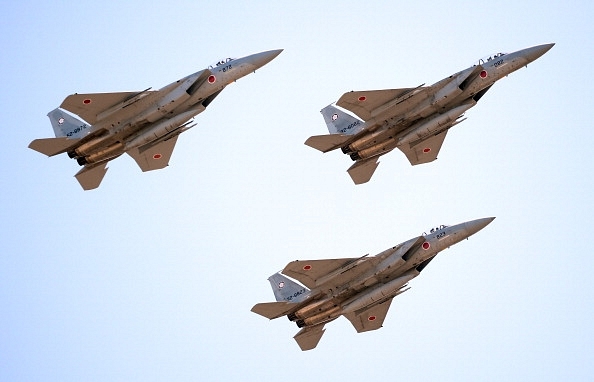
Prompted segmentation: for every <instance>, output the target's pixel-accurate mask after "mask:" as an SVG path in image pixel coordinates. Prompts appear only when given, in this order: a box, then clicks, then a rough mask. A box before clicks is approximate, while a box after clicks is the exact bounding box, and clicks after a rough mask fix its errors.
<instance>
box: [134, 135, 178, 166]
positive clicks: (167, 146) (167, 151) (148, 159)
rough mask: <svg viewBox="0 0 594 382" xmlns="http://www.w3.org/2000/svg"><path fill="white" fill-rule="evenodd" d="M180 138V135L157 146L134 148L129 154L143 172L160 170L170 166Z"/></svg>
mask: <svg viewBox="0 0 594 382" xmlns="http://www.w3.org/2000/svg"><path fill="white" fill-rule="evenodd" d="M178 136H179V135H175V136H173V137H172V138H170V139H168V140H166V141H162V142H159V143H157V144H155V145H153V144H149V145H145V146H141V147H140V148H134V149H132V150H129V151H128V152H127V153H128V155H130V156H131V157H132V158H134V160H135V161H136V163H137V164H138V166H139V167H140V169H141V170H142V171H143V172H144V171H152V170H159V169H162V168H163V167H166V166H167V165H168V164H169V159H170V158H171V154H172V153H173V149H174V148H175V143H176V142H177V137H178Z"/></svg>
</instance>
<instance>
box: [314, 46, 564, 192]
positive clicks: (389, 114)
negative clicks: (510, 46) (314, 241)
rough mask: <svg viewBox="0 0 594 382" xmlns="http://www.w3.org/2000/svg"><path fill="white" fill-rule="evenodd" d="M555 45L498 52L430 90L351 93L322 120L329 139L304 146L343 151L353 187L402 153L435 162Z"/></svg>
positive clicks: (316, 138)
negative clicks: (477, 109)
mask: <svg viewBox="0 0 594 382" xmlns="http://www.w3.org/2000/svg"><path fill="white" fill-rule="evenodd" d="M553 45H554V44H546V45H539V46H534V47H531V48H527V49H523V50H520V51H517V52H513V53H509V54H504V53H497V54H493V55H491V56H489V57H487V58H484V59H481V60H479V61H478V62H477V63H476V64H475V65H473V66H471V67H469V68H467V69H465V70H463V71H460V72H458V73H455V74H452V75H451V76H449V77H447V78H445V79H443V80H441V81H438V82H437V83H435V84H433V85H431V86H423V85H420V86H418V87H416V88H404V89H386V90H371V91H353V92H348V93H345V94H344V95H343V96H342V97H341V98H340V99H339V100H338V101H337V102H336V105H337V106H340V107H342V108H344V109H347V110H349V111H350V112H352V113H354V114H356V115H357V116H358V117H359V118H360V119H357V118H355V117H354V116H352V115H350V114H348V113H346V112H344V111H343V110H341V109H338V108H337V107H335V106H334V105H329V106H327V107H325V108H324V109H322V111H321V112H322V115H323V117H324V120H325V122H326V124H327V126H328V130H329V131H330V133H331V134H330V135H320V136H313V137H310V138H309V139H307V140H306V141H305V144H306V145H308V146H311V147H313V148H316V149H318V150H320V151H322V152H328V151H332V150H334V149H337V148H341V149H342V151H343V152H344V153H345V154H349V155H350V157H351V159H352V160H354V161H355V162H356V163H355V164H354V165H353V166H352V167H351V168H350V169H349V170H348V171H349V174H350V175H351V177H352V179H353V181H354V182H355V184H360V183H365V182H367V181H369V179H370V178H371V176H372V175H373V172H374V171H375V169H376V168H377V166H378V162H377V160H378V158H379V156H381V155H383V154H386V153H388V152H390V151H392V150H393V149H395V148H398V149H400V150H401V151H402V152H403V153H404V154H405V155H406V156H407V158H408V159H409V161H410V163H411V164H412V165H417V164H421V163H427V162H431V161H433V160H435V159H437V154H438V152H439V150H440V148H441V145H442V143H443V141H444V139H445V136H446V134H447V131H448V130H449V129H450V128H451V127H453V126H455V125H457V124H458V123H460V122H462V121H464V119H462V118H463V115H464V113H465V112H466V111H467V110H468V109H470V108H472V107H473V106H475V105H476V103H477V102H478V101H479V99H480V98H481V97H482V96H483V95H484V94H485V93H486V92H487V91H488V90H489V89H490V88H491V86H492V85H493V84H494V83H495V82H496V81H498V80H499V79H501V78H503V77H505V76H507V75H508V74H510V73H512V72H514V71H516V70H518V69H519V68H521V67H523V66H526V65H528V64H529V63H530V62H532V61H534V60H536V59H537V58H538V57H540V56H542V55H543V54H544V53H546V52H547V51H548V50H549V49H551V47H552V46H553Z"/></svg>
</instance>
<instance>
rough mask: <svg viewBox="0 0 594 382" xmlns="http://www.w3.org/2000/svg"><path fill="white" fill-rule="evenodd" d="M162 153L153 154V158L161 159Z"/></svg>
mask: <svg viewBox="0 0 594 382" xmlns="http://www.w3.org/2000/svg"><path fill="white" fill-rule="evenodd" d="M161 157H162V155H161V154H155V155H153V159H161Z"/></svg>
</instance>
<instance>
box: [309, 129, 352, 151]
mask: <svg viewBox="0 0 594 382" xmlns="http://www.w3.org/2000/svg"><path fill="white" fill-rule="evenodd" d="M351 138H352V136H351V135H345V134H329V135H314V136H312V137H309V138H307V140H306V141H305V144H306V145H308V146H309V147H313V148H314V149H316V150H320V151H321V152H323V153H327V152H328V151H332V150H336V149H337V148H339V147H342V146H344V144H345V143H346V141H348V140H349V139H351Z"/></svg>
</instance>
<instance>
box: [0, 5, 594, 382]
mask: <svg viewBox="0 0 594 382" xmlns="http://www.w3.org/2000/svg"><path fill="white" fill-rule="evenodd" d="M0 12H1V14H2V21H1V22H0V28H1V29H0V32H1V33H0V48H1V51H2V54H1V55H0V65H1V68H2V71H1V76H2V81H1V82H0V84H1V85H0V86H1V92H0V104H1V107H2V111H3V113H4V116H5V118H4V123H3V128H2V129H0V137H1V140H2V142H3V144H4V147H5V149H6V153H5V155H4V157H5V158H6V159H7V161H5V165H4V166H3V170H2V176H1V177H0V180H1V182H2V189H3V192H2V193H1V194H0V214H1V216H2V220H1V222H0V224H1V227H0V228H1V229H0V239H1V240H0V243H1V244H0V246H1V247H0V248H1V251H0V380H2V381H81V380H84V381H162V380H168V381H170V380H175V381H195V380H284V381H309V380H311V381H319V380H341V381H354V380H357V381H359V380H373V379H377V378H383V379H394V380H408V381H418V380H423V381H426V380H440V381H477V380H478V381H500V380H517V381H526V380H539V381H558V380H574V381H590V380H592V379H594V325H593V323H592V322H593V320H592V318H593V317H594V311H593V309H594V283H593V281H592V273H593V271H594V260H593V256H592V251H591V250H590V249H588V248H590V247H589V245H586V244H587V242H588V238H589V234H588V232H589V231H590V229H591V227H592V225H593V223H594V222H593V219H592V217H593V215H594V208H593V206H594V197H593V195H594V185H593V181H592V175H593V173H594V160H593V159H592V155H591V154H590V148H591V146H592V145H593V144H594V133H593V129H592V119H591V117H590V113H591V112H592V110H594V102H593V97H592V94H591V89H592V85H593V81H592V77H591V76H590V75H589V72H590V66H591V63H592V59H593V57H592V47H593V42H594V37H593V36H594V24H592V21H591V20H592V17H593V16H594V3H592V2H590V1H586V0H583V1H572V0H569V1H563V2H561V1H558V2H555V1H522V2H518V1H511V0H502V1H498V2H491V3H484V2H483V3H480V4H478V3H476V2H472V1H455V0H454V1H448V2H442V1H410V2H393V1H365V2H363V1H324V2H321V1H307V0H305V1H300V2H290V3H286V2H273V1H261V2H257V3H248V2H239V1H233V0H230V1H225V2H206V3H201V2H196V1H175V0H172V1H168V2H162V3H151V2H149V3H147V2H145V1H103V2H91V1H77V2H69V1H56V2H51V3H50V2H44V1H26V0H25V1H19V2H12V1H7V0H1V1H0ZM551 42H554V43H556V45H555V46H554V47H553V49H551V50H550V51H549V52H548V53H547V54H545V55H544V56H542V57H541V58H540V59H538V60H537V61H535V62H533V63H532V64H530V65H528V67H527V68H522V69H520V70H518V71H517V72H515V73H512V74H510V75H509V76H508V77H506V78H504V79H502V80H501V81H499V82H498V83H496V84H495V86H493V88H492V89H491V90H490V91H489V92H488V93H487V94H486V95H485V96H484V97H483V98H482V99H481V101H480V102H479V104H478V105H477V106H476V107H474V108H473V109H471V110H469V111H468V112H467V113H466V116H467V118H468V119H467V120H466V121H465V122H464V123H461V124H459V125H457V126H456V127H454V128H453V129H452V130H451V131H450V132H449V134H448V136H447V139H446V141H445V143H444V145H443V147H442V150H441V151H440V154H439V158H438V160H437V161H435V162H432V163H429V164H425V165H420V166H415V167H412V166H410V164H409V163H408V161H407V160H406V158H405V156H404V155H403V154H402V153H401V152H399V151H394V152H392V153H390V154H388V155H385V156H384V157H382V158H381V164H380V165H379V167H378V169H377V171H376V173H375V175H374V177H373V178H372V180H371V181H370V182H369V183H367V184H364V185H359V186H355V185H354V184H353V183H352V181H351V179H350V177H349V176H348V174H347V173H346V169H347V168H348V167H349V166H350V165H351V161H350V159H349V158H348V157H346V156H344V155H343V154H342V153H340V152H331V153H326V154H322V153H320V152H318V151H317V150H314V149H312V148H310V147H307V146H305V145H304V144H303V142H304V141H305V140H306V139H307V138H308V137H309V136H311V135H319V134H325V133H326V132H327V130H326V126H325V124H324V121H323V119H322V116H321V114H320V113H319V111H320V109H321V108H323V107H324V106H326V105H328V104H330V103H332V102H335V101H336V100H338V98H339V97H340V96H341V95H342V94H343V93H344V92H347V91H350V90H370V89H389V88H402V87H414V86H418V85H420V84H423V83H425V84H432V83H434V82H437V81H439V80H440V79H442V78H444V77H447V76H449V75H451V74H453V73H455V72H458V71H460V70H463V69H465V68H467V67H469V66H471V65H472V64H473V63H474V62H476V61H477V60H478V59H479V58H481V57H484V56H486V55H488V54H491V53H495V52H512V51H515V50H519V49H522V48H526V47H529V46H533V45H539V44H545V43H551ZM272 49H284V51H283V53H282V54H281V55H280V56H278V57H277V58H276V59H275V60H273V61H272V62H270V63H269V64H268V65H266V66H265V67H263V68H261V69H260V70H258V71H257V72H256V73H255V74H250V75H248V76H246V77H244V78H242V79H240V80H239V81H237V82H236V83H233V84H231V85H229V86H228V87H227V88H226V89H225V90H224V91H223V92H222V93H221V94H220V95H219V96H218V97H217V99H216V100H215V101H214V102H213V103H212V104H211V105H210V106H209V107H208V109H207V110H206V111H205V112H204V113H202V114H200V115H199V116H198V117H197V118H196V122H197V126H196V127H194V128H193V129H191V130H189V131H188V132H186V133H184V134H183V135H181V136H180V138H179V140H178V143H177V146H176V150H175V152H174V153H173V156H172V158H171V161H170V165H169V167H167V168H166V169H163V170H159V171H153V172H148V173H142V172H141V171H140V169H139V168H138V167H137V166H136V163H135V162H134V161H133V160H132V159H131V158H129V157H127V156H122V157H120V158H118V159H117V160H114V161H112V162H110V164H109V168H110V169H109V171H108V172H107V175H106V177H105V179H104V180H103V183H102V184H101V186H100V187H99V188H98V189H96V190H93V191H83V190H82V189H81V188H80V186H79V184H78V182H77V181H76V179H75V178H74V177H73V175H74V174H75V173H76V172H77V171H78V169H79V168H78V165H77V164H76V163H75V162H74V161H72V160H71V159H69V158H67V156H66V155H61V156H57V157H52V158H47V157H45V156H44V155H42V154H39V153H37V152H35V151H33V150H30V149H28V148H27V146H28V144H29V143H30V142H31V141H32V140H33V139H36V138H45V137H52V136H53V131H52V129H51V125H50V123H49V120H48V119H47V117H46V115H47V113H48V112H49V111H50V110H52V109H54V108H56V107H57V106H58V105H59V104H60V103H61V102H62V100H63V99H64V98H65V97H66V96H68V95H69V94H72V93H77V92H78V93H94V92H117V91H140V90H143V89H146V88H148V87H153V89H158V88H160V87H163V86H165V85H167V84H169V83H171V82H173V81H175V80H177V79H179V78H182V77H184V76H186V75H188V74H190V73H193V72H196V71H198V70H201V69H203V68H205V67H207V66H208V65H210V64H211V63H213V62H216V61H217V60H219V59H221V58H224V57H242V56H245V55H249V54H252V53H256V52H260V51H265V50H272ZM489 216H495V217H497V218H496V219H495V220H494V222H493V223H491V224H490V225H489V226H488V227H486V228H485V229H483V230H482V231H481V232H479V233H477V234H476V235H474V236H473V237H471V238H470V240H468V241H463V242H461V243H459V244H457V245H455V246H453V247H452V248H450V249H448V250H446V251H444V252H442V253H441V254H439V255H438V256H437V258H436V259H435V260H434V261H432V262H431V264H430V266H428V267H427V268H426V269H425V270H424V271H423V274H422V275H420V276H419V277H418V278H416V279H415V280H413V281H412V282H411V283H410V286H411V287H412V288H411V290H409V291H408V292H407V293H404V294H402V295H400V296H398V297H397V298H396V299H395V300H394V302H393V303H392V306H391V309H390V312H389V313H388V316H387V318H386V320H385V322H384V327H383V328H382V329H380V330H377V331H373V332H368V333H362V334H357V333H356V332H355V330H354V328H353V327H352V326H351V325H350V323H349V322H348V321H347V320H346V319H344V318H340V319H338V320H336V321H334V322H332V323H330V324H328V325H327V326H326V328H327V330H326V333H325V334H324V336H323V338H322V339H321V341H320V343H319V345H318V347H317V348H316V349H314V350H312V351H308V352H302V351H301V350H300V349H299V347H298V346H297V344H296V343H295V341H294V340H293V339H292V337H293V336H294V335H295V333H297V330H298V329H297V327H296V326H295V325H294V324H292V323H290V322H288V321H287V320H286V319H284V318H281V319H278V320H273V321H269V320H267V319H265V318H263V317H261V316H258V315H256V314H254V313H252V312H250V309H251V307H252V306H253V305H254V304H256V303H258V302H266V301H273V300H274V296H273V294H272V290H271V289H270V285H269V283H268V281H267V278H268V277H269V276H270V275H271V274H273V273H274V272H276V271H278V270H280V269H282V268H283V267H284V266H285V265H286V264H287V263H288V262H290V261H293V260H297V259H299V260H305V259H323V258H339V257H359V256H362V255H364V254H366V253H369V254H371V255H373V254H376V253H378V252H381V251H382V250H384V249H386V248H389V247H391V246H394V245H396V244H398V243H400V242H403V241H405V240H408V239H410V238H412V237H415V236H417V235H419V234H421V233H422V232H424V231H427V230H428V229H429V228H431V227H434V226H437V225H439V224H456V223H460V222H463V221H467V220H472V219H476V218H481V217H489Z"/></svg>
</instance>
